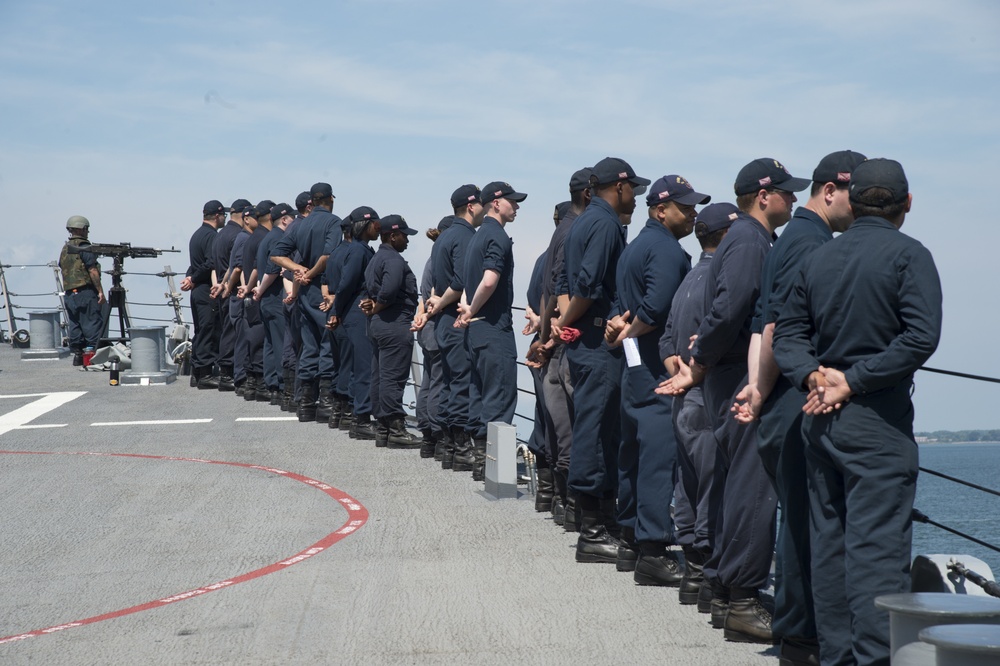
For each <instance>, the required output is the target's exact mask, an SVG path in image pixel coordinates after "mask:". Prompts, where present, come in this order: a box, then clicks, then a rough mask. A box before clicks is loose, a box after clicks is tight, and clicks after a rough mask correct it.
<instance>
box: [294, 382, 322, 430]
mask: <svg viewBox="0 0 1000 666" xmlns="http://www.w3.org/2000/svg"><path fill="white" fill-rule="evenodd" d="M318 390H319V385H318V382H317V381H316V380H315V379H311V380H308V381H303V382H302V397H301V398H300V399H299V408H298V409H297V410H296V414H297V415H298V417H299V422H300V423H306V422H307V421H315V420H316V391H318Z"/></svg>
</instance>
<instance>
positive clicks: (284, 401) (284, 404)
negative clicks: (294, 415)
mask: <svg viewBox="0 0 1000 666" xmlns="http://www.w3.org/2000/svg"><path fill="white" fill-rule="evenodd" d="M284 379H285V388H284V390H283V391H282V393H281V411H283V412H291V411H293V410H294V409H295V373H294V372H292V371H291V370H285V377H284Z"/></svg>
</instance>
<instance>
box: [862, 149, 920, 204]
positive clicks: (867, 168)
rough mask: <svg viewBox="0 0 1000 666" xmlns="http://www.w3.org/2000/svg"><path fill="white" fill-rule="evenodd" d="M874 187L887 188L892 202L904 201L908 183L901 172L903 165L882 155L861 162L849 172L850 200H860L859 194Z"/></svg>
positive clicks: (907, 191)
mask: <svg viewBox="0 0 1000 666" xmlns="http://www.w3.org/2000/svg"><path fill="white" fill-rule="evenodd" d="M874 187H881V188H883V189H886V190H889V192H890V193H891V194H892V203H902V202H904V201H906V197H907V195H908V194H909V193H910V183H909V182H908V181H907V180H906V174H905V173H903V165H902V164H900V163H899V162H897V161H896V160H887V159H885V158H883V157H877V158H875V159H871V160H867V161H865V162H862V163H861V164H859V165H858V168H856V169H855V170H854V173H853V174H851V189H850V198H851V201H855V202H860V197H861V195H862V194H864V193H865V192H867V191H868V190H870V189H872V188H874Z"/></svg>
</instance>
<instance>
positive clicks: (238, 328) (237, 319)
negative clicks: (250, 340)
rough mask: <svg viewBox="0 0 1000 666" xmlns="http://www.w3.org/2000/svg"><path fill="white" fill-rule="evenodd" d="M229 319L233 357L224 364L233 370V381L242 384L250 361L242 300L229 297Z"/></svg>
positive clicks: (227, 307) (244, 309)
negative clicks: (231, 331)
mask: <svg viewBox="0 0 1000 666" xmlns="http://www.w3.org/2000/svg"><path fill="white" fill-rule="evenodd" d="M223 307H225V308H226V309H227V310H229V319H230V321H231V323H232V325H233V331H234V334H233V355H232V357H230V360H229V361H227V362H226V364H228V365H231V366H232V368H233V380H234V381H236V382H242V381H243V380H244V379H246V377H247V366H248V365H249V364H250V359H249V357H248V356H247V351H248V348H247V320H246V308H244V306H243V299H242V298H238V297H236V296H230V297H229V304H228V306H226V305H223Z"/></svg>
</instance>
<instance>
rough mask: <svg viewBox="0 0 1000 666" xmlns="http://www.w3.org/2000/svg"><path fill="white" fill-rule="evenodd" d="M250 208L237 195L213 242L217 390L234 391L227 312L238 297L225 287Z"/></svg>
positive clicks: (231, 335) (233, 330) (231, 333)
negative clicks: (244, 216)
mask: <svg viewBox="0 0 1000 666" xmlns="http://www.w3.org/2000/svg"><path fill="white" fill-rule="evenodd" d="M251 208H253V206H252V205H251V204H250V202H249V201H247V200H246V199H237V200H236V201H234V202H233V205H232V206H230V207H229V221H228V222H226V226H224V227H222V230H221V231H219V233H218V234H217V235H216V238H215V243H214V244H213V245H212V255H213V264H214V266H215V275H216V278H217V279H218V284H216V285H215V286H213V288H212V291H213V295H214V297H215V298H218V299H220V307H219V324H220V326H221V329H220V334H219V390H220V391H235V390H236V386H235V384H234V380H233V357H234V352H235V350H236V328H235V326H234V325H233V320H232V318H231V317H230V316H229V303H230V301H231V300H232V299H235V298H237V296H236V290H233V291H232V292H231V293H229V292H227V291H226V289H225V287H226V285H227V284H229V277H230V273H231V269H230V266H229V257H230V254H231V253H232V251H233V243H234V242H235V241H236V238H237V236H239V235H240V232H242V231H243V213H244V211H246V210H248V209H251Z"/></svg>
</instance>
